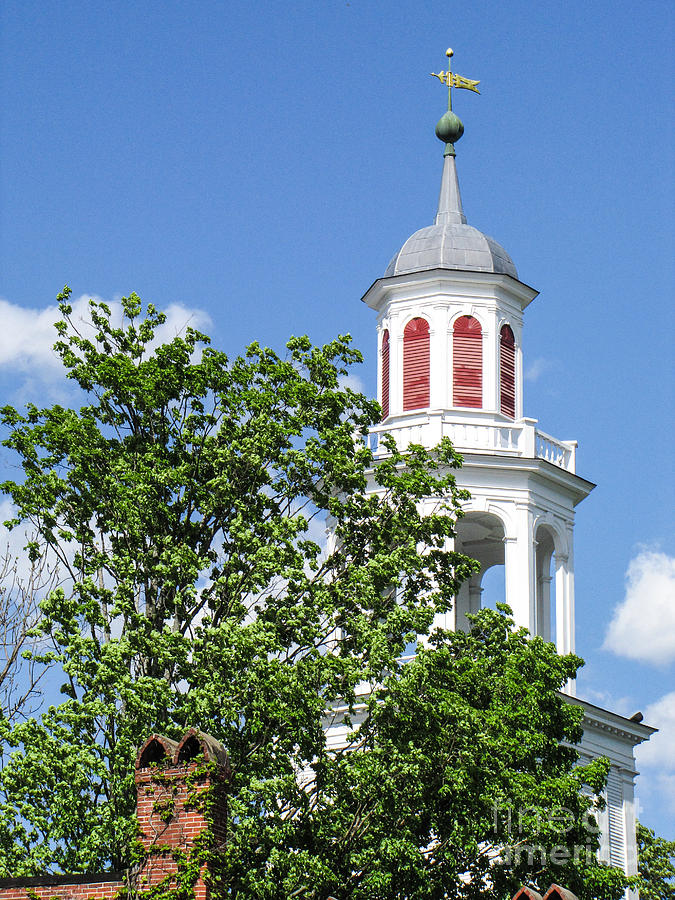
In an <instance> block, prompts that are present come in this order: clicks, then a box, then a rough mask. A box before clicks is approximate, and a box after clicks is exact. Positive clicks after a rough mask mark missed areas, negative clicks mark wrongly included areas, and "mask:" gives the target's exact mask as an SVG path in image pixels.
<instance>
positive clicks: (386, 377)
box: [382, 328, 389, 421]
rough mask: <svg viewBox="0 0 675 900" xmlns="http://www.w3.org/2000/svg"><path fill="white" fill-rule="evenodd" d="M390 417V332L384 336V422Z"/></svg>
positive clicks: (386, 331) (386, 330)
mask: <svg viewBox="0 0 675 900" xmlns="http://www.w3.org/2000/svg"><path fill="white" fill-rule="evenodd" d="M388 415H389V331H388V329H386V328H385V330H384V334H383V335H382V421H384V420H385V419H386V418H387V416H388Z"/></svg>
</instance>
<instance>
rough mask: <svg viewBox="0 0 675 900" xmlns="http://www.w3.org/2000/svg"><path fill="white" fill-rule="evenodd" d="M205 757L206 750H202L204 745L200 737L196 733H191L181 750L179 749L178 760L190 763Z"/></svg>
mask: <svg viewBox="0 0 675 900" xmlns="http://www.w3.org/2000/svg"><path fill="white" fill-rule="evenodd" d="M203 757H204V751H203V750H202V745H201V744H200V743H199V739H198V738H197V737H196V735H194V734H191V735H190V736H189V737H188V739H187V740H186V741H183V743H182V744H181V747H180V750H179V751H178V762H179V763H189V762H192V761H193V760H195V759H199V758H203Z"/></svg>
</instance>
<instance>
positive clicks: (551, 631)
mask: <svg viewBox="0 0 675 900" xmlns="http://www.w3.org/2000/svg"><path fill="white" fill-rule="evenodd" d="M535 540H536V542H537V546H536V551H535V571H536V577H537V594H536V597H537V605H536V614H537V621H536V623H535V632H536V634H538V635H539V637H541V638H543V639H544V640H545V641H552V642H553V643H555V641H556V592H555V579H554V578H553V576H552V575H551V570H552V565H553V561H554V557H555V541H554V538H553V532H552V531H551V529H550V528H547V527H546V526H545V525H540V526H539V528H537V532H536V535H535ZM553 571H555V568H553Z"/></svg>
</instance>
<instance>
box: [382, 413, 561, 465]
mask: <svg viewBox="0 0 675 900" xmlns="http://www.w3.org/2000/svg"><path fill="white" fill-rule="evenodd" d="M460 415H461V414H460ZM385 434H391V436H392V437H393V438H394V440H395V441H396V446H397V447H398V449H399V450H405V449H406V448H407V447H408V446H409V444H421V445H422V446H423V447H427V448H431V447H435V446H436V444H438V443H439V442H440V440H441V438H444V437H447V438H450V440H451V441H452V443H453V445H454V447H455V448H456V449H457V450H458V451H459V452H460V453H461V452H465V453H466V452H469V453H495V454H499V455H500V456H519V457H524V458H526V459H532V458H533V457H538V458H539V459H545V460H546V461H547V462H550V463H552V464H553V465H554V466H558V467H559V468H561V469H566V470H567V471H568V472H574V471H575V463H576V460H575V450H576V446H577V444H576V441H559V440H556V438H554V437H551V435H549V434H545V433H544V432H543V431H539V430H538V429H537V428H536V420H535V419H521V420H520V421H519V422H513V423H503V424H502V423H501V422H495V421H494V419H492V420H491V421H480V419H476V418H470V417H466V418H460V419H458V418H457V417H456V416H455V415H454V414H453V416H452V418H451V417H450V415H449V414H447V413H441V412H438V413H436V412H432V413H424V414H421V415H419V416H416V417H415V418H413V419H411V418H410V417H407V416H406V417H405V421H403V422H399V421H393V422H388V423H387V424H386V425H377V426H375V427H374V428H372V429H371V431H370V433H369V434H368V436H367V438H366V444H367V446H368V447H369V448H370V449H371V450H372V451H373V453H375V454H380V453H385V452H386V449H385V448H384V446H383V445H382V442H381V438H382V436H383V435H385Z"/></svg>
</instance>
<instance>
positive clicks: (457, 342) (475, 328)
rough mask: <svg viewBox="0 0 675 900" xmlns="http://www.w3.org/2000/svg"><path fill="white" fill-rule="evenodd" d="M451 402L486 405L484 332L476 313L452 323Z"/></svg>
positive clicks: (476, 406)
mask: <svg viewBox="0 0 675 900" xmlns="http://www.w3.org/2000/svg"><path fill="white" fill-rule="evenodd" d="M452 405H453V406H466V407H470V408H474V409H481V408H482V406H483V332H482V330H481V327H480V322H479V321H478V319H474V317H473V316H460V317H459V319H456V321H455V324H454V326H453V334H452Z"/></svg>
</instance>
